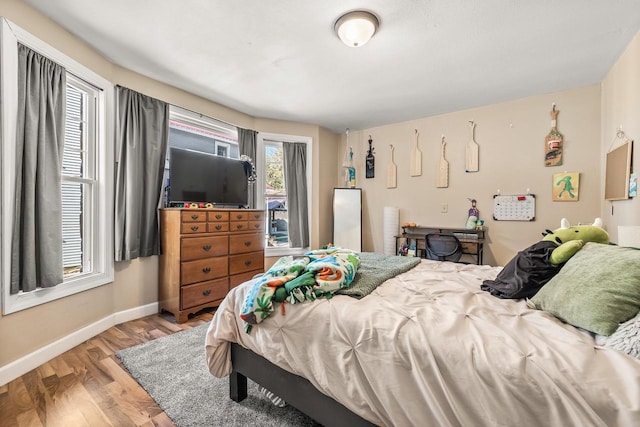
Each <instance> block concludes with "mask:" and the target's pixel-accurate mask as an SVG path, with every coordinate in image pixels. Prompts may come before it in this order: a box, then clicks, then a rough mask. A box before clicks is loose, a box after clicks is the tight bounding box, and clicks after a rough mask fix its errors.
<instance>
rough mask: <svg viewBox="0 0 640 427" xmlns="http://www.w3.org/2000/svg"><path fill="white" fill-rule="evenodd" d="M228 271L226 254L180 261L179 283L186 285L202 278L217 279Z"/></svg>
mask: <svg viewBox="0 0 640 427" xmlns="http://www.w3.org/2000/svg"><path fill="white" fill-rule="evenodd" d="M228 273H229V267H228V265H227V257H226V256H221V257H215V258H205V259H199V260H196V261H186V262H182V263H181V271H180V283H181V284H182V285H188V284H190V283H196V282H202V281H204V280H211V279H217V278H219V277H224V276H226V275H227V274H228Z"/></svg>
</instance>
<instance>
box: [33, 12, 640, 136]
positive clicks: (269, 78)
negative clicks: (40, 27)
mask: <svg viewBox="0 0 640 427" xmlns="http://www.w3.org/2000/svg"><path fill="white" fill-rule="evenodd" d="M26 1H27V3H29V4H31V5H32V6H34V7H35V8H37V9H39V10H40V11H42V12H43V13H44V14H45V15H47V16H49V17H51V19H53V20H54V21H56V22H58V23H59V24H60V25H61V26H63V27H65V28H66V29H67V30H69V31H70V32H71V33H74V34H76V35H77V36H78V37H80V38H81V39H83V40H85V41H86V42H87V43H88V44H90V45H91V46H93V47H94V48H95V49H96V50H98V51H99V52H101V53H102V54H103V55H104V56H105V57H107V58H108V59H109V60H111V61H113V62H114V63H117V64H119V65H121V66H123V67H126V68H128V69H130V70H133V71H136V72H138V73H140V74H143V75H146V76H149V77H151V78H154V79H157V80H159V81H162V82H165V83H168V84H170V85H173V86H175V87H178V88H181V89H184V90H186V91H189V92H192V93H195V94H198V95H200V96H202V97H204V98H207V99H210V100H212V101H214V102H217V103H220V104H223V105H226V106H228V107H231V108H233V109H236V110H238V111H241V112H243V113H246V114H249V115H251V116H255V117H264V118H271V119H280V120H288V121H294V122H303V123H309V124H317V125H321V126H324V127H326V128H328V129H331V130H333V131H335V132H337V133H342V132H344V130H345V129H346V128H350V129H365V128H369V127H375V126H379V125H384V124H388V123H395V122H401V121H405V120H411V119H416V118H421V117H427V116H431V115H435V114H441V113H447V112H451V111H457V110H462V109H466V108H472V107H477V106H481V105H487V104H492V103H496V102H501V101H507V100H512V99H517V98H522V97H526V96H530V95H536V94H542V93H549V92H554V91H559V90H565V89H569V88H574V87H580V86H585V85H590V84H594V83H599V82H600V81H601V80H602V79H603V77H604V76H605V74H606V72H607V71H608V70H609V69H610V67H611V66H612V64H613V63H614V62H615V61H616V59H617V58H618V57H619V55H620V54H621V53H622V51H623V50H624V48H625V47H626V46H627V44H628V43H629V41H630V40H631V39H632V38H633V36H634V35H635V34H636V33H637V32H638V31H639V30H640V0H615V1H614V0H606V1H605V0H422V1H421V0H368V1H365V0H360V1H355V0H323V1H320V0H317V1H313V0H175V1H168V0H26ZM359 8H365V9H367V10H370V11H372V12H374V13H375V14H376V15H377V16H378V17H379V19H380V22H381V25H380V29H379V31H378V33H377V34H376V35H375V36H374V38H373V39H372V40H371V41H370V42H369V43H368V44H366V45H365V46H363V47H360V48H349V47H347V46H345V45H343V44H342V43H341V42H340V40H339V39H338V38H337V37H336V35H335V34H334V33H333V24H334V22H335V20H336V19H337V18H338V17H340V16H341V15H342V14H343V13H344V12H346V11H349V10H352V9H359Z"/></svg>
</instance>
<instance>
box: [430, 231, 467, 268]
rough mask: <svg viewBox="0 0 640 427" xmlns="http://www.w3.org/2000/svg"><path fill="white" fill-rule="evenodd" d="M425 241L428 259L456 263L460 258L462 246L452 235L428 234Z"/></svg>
mask: <svg viewBox="0 0 640 427" xmlns="http://www.w3.org/2000/svg"><path fill="white" fill-rule="evenodd" d="M425 241H426V247H427V258H428V259H434V260H438V261H453V262H458V261H459V260H460V257H462V246H461V245H460V241H459V240H458V238H457V237H456V236H454V235H453V234H441V233H429V234H427V235H426V237H425Z"/></svg>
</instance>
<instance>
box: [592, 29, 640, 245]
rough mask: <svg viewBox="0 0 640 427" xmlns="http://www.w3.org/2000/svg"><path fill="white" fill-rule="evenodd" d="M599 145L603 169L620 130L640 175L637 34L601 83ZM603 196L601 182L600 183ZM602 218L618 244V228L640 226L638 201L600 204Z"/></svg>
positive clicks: (639, 50)
mask: <svg viewBox="0 0 640 427" xmlns="http://www.w3.org/2000/svg"><path fill="white" fill-rule="evenodd" d="M601 114H602V138H601V139H602V145H601V147H600V150H601V155H600V161H601V165H600V167H601V168H602V170H603V171H604V170H605V159H606V153H607V152H608V151H609V150H611V149H612V148H615V147H617V146H618V145H619V144H620V143H621V141H615V142H614V140H615V139H616V130H617V129H618V128H619V127H622V129H623V130H624V132H625V133H626V134H627V136H628V137H629V138H631V139H634V140H635V142H634V145H635V147H634V150H633V158H634V160H635V162H633V163H632V164H633V165H635V167H634V170H635V171H636V172H639V171H640V170H639V169H640V168H639V167H638V166H640V164H639V163H638V161H637V160H638V159H639V158H640V157H638V150H639V149H640V146H638V143H639V142H640V33H638V34H637V35H636V36H635V38H634V39H633V40H632V41H631V43H630V44H629V46H627V48H626V49H625V51H624V52H623V54H622V55H621V56H620V58H619V59H618V61H617V62H616V64H615V65H614V66H613V67H612V68H611V70H609V73H608V74H607V76H606V77H605V79H604V80H603V81H602V113H601ZM601 185H602V186H601V191H602V194H604V180H603V181H602V182H601ZM601 215H602V219H603V220H604V223H605V225H606V227H607V230H608V231H609V234H610V235H611V240H613V241H614V242H617V241H618V225H640V198H639V197H635V198H633V199H629V200H618V201H605V200H603V201H602V212H601Z"/></svg>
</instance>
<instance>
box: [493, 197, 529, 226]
mask: <svg viewBox="0 0 640 427" xmlns="http://www.w3.org/2000/svg"><path fill="white" fill-rule="evenodd" d="M535 218H536V196H535V195H533V194H518V195H514V196H501V195H499V194H496V195H494V196H493V219H494V220H496V221H534V220H535Z"/></svg>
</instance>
